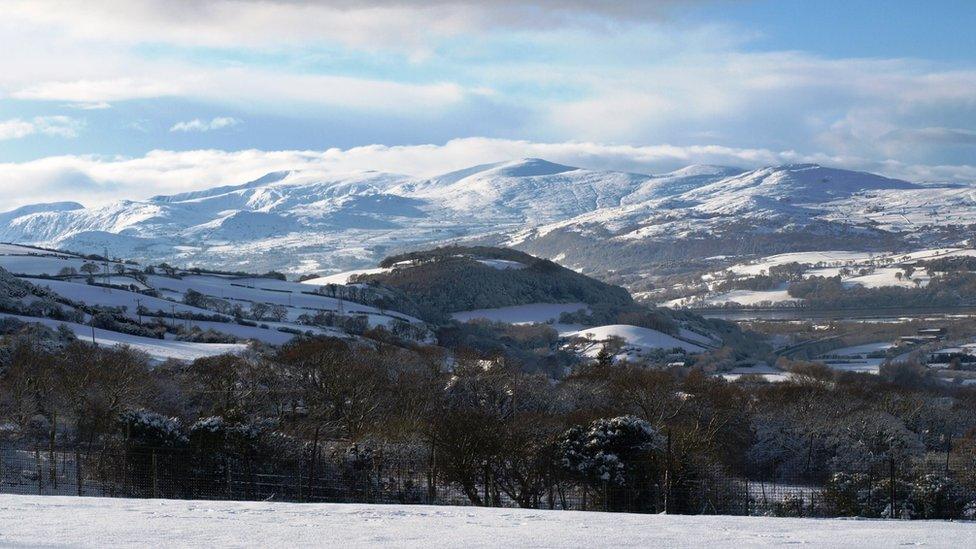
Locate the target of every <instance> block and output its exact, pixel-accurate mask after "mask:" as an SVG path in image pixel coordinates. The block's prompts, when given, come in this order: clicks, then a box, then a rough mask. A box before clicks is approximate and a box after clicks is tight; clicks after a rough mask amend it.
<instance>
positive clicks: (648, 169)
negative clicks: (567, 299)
mask: <svg viewBox="0 0 976 549" xmlns="http://www.w3.org/2000/svg"><path fill="white" fill-rule="evenodd" d="M521 157H541V158H546V159H548V160H551V161H554V162H561V163H564V164H569V165H575V166H582V167H588V168H595V169H617V170H628V171H635V172H644V173H660V172H663V171H669V170H672V169H675V168H677V167H681V166H685V165H688V164H696V163H709V164H726V165H736V166H741V167H745V168H752V167H758V166H763V165H775V164H786V163H797V162H817V163H821V164H825V165H829V166H836V167H844V168H850V169H863V170H869V171H876V172H879V173H883V174H885V175H889V176H893V177H902V178H907V179H911V180H940V181H945V180H954V181H971V182H976V165H969V164H962V165H926V164H906V163H903V162H900V161H896V160H885V161H881V162H875V161H871V160H867V159H864V158H857V157H844V156H827V155H823V154H801V153H798V152H796V151H791V150H781V151H775V150H769V149H742V148H734V147H724V146H718V145H696V146H686V147H679V146H673V145H650V146H630V145H606V144H600V143H591V142H567V143H539V142H530V141H516V140H506V139H489V138H466V139H455V140H451V141H448V142H447V143H445V144H443V145H433V144H429V145H410V146H385V145H369V146H364V147H354V148H350V149H328V150H325V151H298V150H290V151H261V150H243V151H233V152H228V151H220V150H196V151H152V152H150V153H148V154H146V155H145V156H142V157H137V158H122V157H97V156H55V157H47V158H42V159H39V160H33V161H29V162H20V163H6V164H0V173H3V174H4V178H3V180H2V181H0V204H3V205H4V209H12V208H15V207H17V206H20V205H23V204H27V203H36V202H50V201H58V200H75V201H83V202H85V203H86V205H98V204H104V203H106V202H110V201H112V200H116V199H121V198H128V199H142V198H147V197H149V196H153V195H157V194H170V193H177V192H184V191H191V190H198V189H204V188H208V187H213V186H217V185H226V184H236V183H244V182H246V181H249V180H252V179H256V178H258V177H260V176H262V175H264V174H266V173H268V172H273V171H281V170H306V171H312V172H320V173H322V174H324V175H326V174H330V173H333V174H334V173H348V172H352V171H359V170H368V169H375V170H380V171H387V172H396V173H406V174H412V175H416V176H419V177H428V176H433V175H438V174H441V173H445V172H449V171H452V170H457V169H461V168H465V167H469V166H473V165H476V164H483V163H486V162H496V161H503V160H511V159H515V158H521ZM27 186H29V188H30V189H31V193H30V195H28V196H25V193H24V192H23V189H24V188H27Z"/></svg>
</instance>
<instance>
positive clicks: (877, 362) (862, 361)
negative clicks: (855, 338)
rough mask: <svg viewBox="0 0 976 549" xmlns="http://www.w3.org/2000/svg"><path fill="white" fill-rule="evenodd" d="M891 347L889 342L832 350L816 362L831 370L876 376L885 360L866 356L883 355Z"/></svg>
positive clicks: (891, 344)
mask: <svg viewBox="0 0 976 549" xmlns="http://www.w3.org/2000/svg"><path fill="white" fill-rule="evenodd" d="M892 347H894V344H893V343H891V342H889V341H878V342H875V343H865V344H863V345H855V346H853V347H844V348H842V349H834V350H833V351H830V352H829V353H824V354H823V355H821V356H820V357H818V358H817V360H819V361H820V362H823V363H824V364H826V365H827V366H829V367H830V368H831V369H833V370H840V371H844V372H860V373H868V374H877V373H878V371H879V370H880V368H881V363H882V362H884V360H885V359H884V358H878V357H875V358H871V357H868V355H870V354H875V353H883V352H884V351H887V350H888V349H890V348H892Z"/></svg>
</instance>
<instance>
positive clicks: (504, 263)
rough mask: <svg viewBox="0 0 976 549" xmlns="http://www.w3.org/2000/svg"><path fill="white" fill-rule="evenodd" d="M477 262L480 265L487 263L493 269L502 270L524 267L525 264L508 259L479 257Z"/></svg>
mask: <svg viewBox="0 0 976 549" xmlns="http://www.w3.org/2000/svg"><path fill="white" fill-rule="evenodd" d="M477 261H478V263H481V264H482V265H487V266H489V267H493V268H495V269H498V270H501V271H504V270H506V269H524V268H525V264H524V263H519V262H518V261H510V260H508V259H479V260H477Z"/></svg>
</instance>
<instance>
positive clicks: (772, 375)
mask: <svg viewBox="0 0 976 549" xmlns="http://www.w3.org/2000/svg"><path fill="white" fill-rule="evenodd" d="M743 376H759V377H761V378H763V379H765V380H766V381H771V382H780V381H787V380H789V379H790V377H791V376H792V374H790V373H789V372H784V371H783V370H780V369H777V368H774V367H772V366H770V365H769V364H766V363H761V364H756V365H754V366H738V367H736V368H733V369H731V370H729V371H727V372H723V373H722V377H723V378H725V379H727V380H729V381H735V380H737V379H739V378H741V377H743Z"/></svg>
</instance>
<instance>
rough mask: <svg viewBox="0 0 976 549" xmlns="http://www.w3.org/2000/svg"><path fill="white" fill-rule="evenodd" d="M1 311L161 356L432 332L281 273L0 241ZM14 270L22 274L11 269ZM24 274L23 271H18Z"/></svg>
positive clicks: (358, 298) (340, 290) (342, 290)
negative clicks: (173, 265) (153, 263)
mask: <svg viewBox="0 0 976 549" xmlns="http://www.w3.org/2000/svg"><path fill="white" fill-rule="evenodd" d="M0 274H2V276H0V282H3V284H0V316H2V317H3V318H7V319H9V318H13V319H17V320H19V321H23V322H33V323H38V324H42V325H44V326H47V327H49V328H52V329H58V328H59V327H61V326H63V327H64V328H66V329H67V330H69V331H71V332H73V333H75V335H76V336H77V337H79V338H81V339H85V340H92V339H94V341H95V343H97V344H98V345H104V346H114V345H120V344H122V345H128V346H129V347H133V348H135V349H138V350H141V351H144V352H146V353H147V354H148V355H149V356H150V357H151V358H153V359H155V360H158V361H161V360H165V359H168V358H173V359H179V360H193V359H196V358H200V357H202V356H210V355H216V354H223V353H228V352H240V351H242V350H243V349H244V348H246V346H247V344H248V343H249V342H259V343H264V344H270V345H280V344H283V343H286V342H288V341H289V340H291V339H292V338H293V337H295V335H297V334H321V335H332V336H338V337H351V336H354V335H355V334H356V333H361V332H362V331H365V330H368V329H370V328H374V327H377V326H382V327H383V328H385V329H388V330H392V331H394V332H395V333H397V334H398V335H399V336H400V337H405V338H407V339H414V340H418V341H423V340H426V338H427V337H428V335H427V328H426V327H425V326H424V324H423V323H422V322H421V321H420V320H418V319H416V318H414V317H411V316H409V315H405V314H402V313H398V312H396V311H389V310H380V309H378V308H376V307H373V306H370V305H367V304H364V303H362V301H363V300H364V299H367V298H368V296H367V295H366V293H365V290H362V289H356V288H352V287H345V286H342V285H339V286H335V287H332V288H331V290H332V293H331V294H330V295H326V294H325V293H324V290H325V285H315V284H302V283H298V282H288V281H285V280H279V279H277V278H261V277H254V276H246V275H235V274H229V273H224V274H219V273H198V272H189V271H181V270H178V269H171V270H169V271H168V272H163V271H162V270H156V269H154V268H152V267H142V266H140V265H137V264H133V263H123V262H119V261H116V260H111V261H108V260H104V259H93V258H86V257H82V256H76V255H71V254H64V253H59V252H50V251H47V250H41V249H37V248H29V247H23V246H16V245H4V246H2V247H0ZM11 274H12V275H13V276H11ZM15 277H16V278H15Z"/></svg>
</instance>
